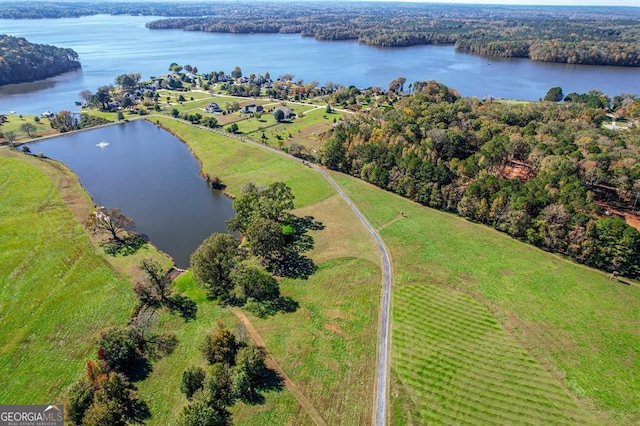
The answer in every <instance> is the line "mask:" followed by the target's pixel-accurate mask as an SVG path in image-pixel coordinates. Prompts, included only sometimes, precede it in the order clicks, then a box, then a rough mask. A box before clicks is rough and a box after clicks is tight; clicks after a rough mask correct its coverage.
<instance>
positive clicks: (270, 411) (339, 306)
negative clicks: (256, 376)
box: [139, 117, 381, 425]
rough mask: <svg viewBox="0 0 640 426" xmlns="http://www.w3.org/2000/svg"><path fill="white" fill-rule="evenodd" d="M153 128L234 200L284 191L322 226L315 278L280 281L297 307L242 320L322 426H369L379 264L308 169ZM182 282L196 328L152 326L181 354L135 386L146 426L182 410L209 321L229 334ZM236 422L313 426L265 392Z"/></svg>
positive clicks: (176, 129) (364, 236)
mask: <svg viewBox="0 0 640 426" xmlns="http://www.w3.org/2000/svg"><path fill="white" fill-rule="evenodd" d="M156 119H158V120H159V121H160V123H161V124H163V125H164V126H165V127H167V128H170V129H171V131H172V132H173V133H174V134H176V135H178V136H179V137H180V138H181V139H182V140H184V141H186V142H187V143H188V144H189V146H190V148H191V149H192V151H193V152H194V153H195V154H196V155H197V157H198V158H199V159H200V160H201V162H202V167H203V170H204V171H205V172H207V173H209V174H210V175H212V176H219V177H220V178H221V179H222V181H223V182H224V183H226V184H227V191H228V192H229V193H231V194H240V192H241V188H242V186H243V185H245V184H246V183H248V182H254V183H256V184H258V185H268V184H270V183H272V182H275V181H284V182H286V183H287V184H288V185H289V186H291V188H292V190H293V193H294V195H295V197H296V198H295V206H296V207H298V210H297V214H299V215H311V216H314V217H315V218H316V219H317V220H319V221H321V222H323V223H325V226H326V228H325V229H324V230H321V231H313V236H314V238H315V239H316V247H317V249H316V250H314V251H312V252H310V253H309V255H310V256H311V257H312V258H313V259H314V260H315V261H316V263H317V264H318V267H319V269H318V271H317V272H316V273H315V274H314V275H312V276H311V277H309V279H307V280H301V279H282V280H280V288H281V292H282V294H283V295H285V296H288V297H291V298H292V299H293V300H295V301H296V302H297V303H298V304H299V308H298V310H297V311H296V312H294V313H283V314H277V315H275V316H273V317H270V318H267V319H259V318H256V317H254V316H252V315H250V314H248V313H247V315H248V316H249V318H250V319H251V321H252V323H253V324H254V326H255V327H256V329H257V330H258V332H259V333H260V334H261V336H262V337H263V339H264V340H265V342H266V345H267V348H268V350H269V351H270V352H271V353H272V355H273V357H274V358H275V360H276V361H277V362H278V363H279V365H280V366H281V367H282V368H283V369H284V371H285V372H286V373H287V374H288V375H289V377H290V378H291V379H292V380H293V381H294V382H295V383H296V384H297V386H298V387H299V388H300V390H301V391H302V393H303V394H304V395H305V396H306V397H307V398H308V399H309V400H310V401H311V403H312V404H313V405H314V407H315V408H316V410H317V411H318V412H319V413H320V415H321V416H322V417H323V418H324V419H325V421H327V424H368V423H370V422H371V413H372V402H373V385H374V375H375V357H376V341H377V339H376V336H377V318H378V315H377V309H378V300H379V294H380V282H381V276H380V268H379V266H378V262H379V254H378V252H377V249H376V247H375V245H374V244H373V240H372V239H371V237H370V236H369V235H368V233H367V232H366V231H365V230H364V227H363V226H362V225H361V224H360V223H359V222H358V220H357V219H356V218H355V216H354V215H353V214H352V212H351V211H350V209H349V208H348V207H347V206H346V204H344V202H343V201H342V200H341V199H339V198H337V195H336V194H335V192H334V191H333V189H332V188H331V187H330V186H329V184H328V183H326V182H325V181H324V179H323V178H322V177H321V176H320V174H318V173H316V172H314V171H313V170H312V169H311V168H309V167H307V166H304V165H302V164H301V163H299V162H297V161H293V160H291V159H289V158H287V157H285V156H282V155H280V154H278V153H275V152H271V151H267V150H265V149H264V148H261V147H256V146H253V145H250V144H247V143H244V142H240V141H237V140H234V139H230V138H226V137H223V136H220V135H217V134H215V133H211V132H208V131H205V130H201V129H197V128H195V127H193V126H189V125H186V124H184V123H181V122H178V121H175V120H171V119H162V118H156V117H152V120H154V121H155V120H156ZM182 280H184V281H181V282H179V283H178V286H179V288H181V289H182V290H183V291H185V293H186V294H188V295H190V296H192V297H194V298H195V299H196V300H197V301H198V303H199V311H198V318H197V319H196V320H195V321H194V322H190V323H187V324H184V323H183V322H181V320H178V319H176V318H170V317H168V318H167V317H163V318H164V319H162V320H161V321H160V323H159V324H160V328H161V329H171V330H173V331H175V332H176V334H177V335H178V338H179V339H180V341H181V344H180V346H179V348H178V349H177V350H176V352H175V353H174V354H171V355H169V356H167V357H166V358H164V359H162V360H160V361H159V362H158V363H156V364H155V365H154V371H153V373H152V374H151V375H150V376H149V378H147V379H146V380H145V381H144V382H141V383H140V384H139V387H140V393H141V396H142V397H143V398H146V399H147V400H148V401H149V405H150V407H151V408H152V412H153V411H154V410H155V411H156V412H157V413H158V414H157V415H156V416H154V419H152V421H151V424H166V423H163V421H166V420H167V419H168V420H169V421H171V419H173V418H175V416H177V415H178V413H179V410H180V408H181V405H182V404H184V403H185V402H186V401H185V399H184V398H183V396H182V395H181V394H180V391H179V381H180V377H181V374H182V371H184V369H185V368H186V367H187V366H189V365H192V364H198V363H202V357H201V355H200V352H199V350H198V349H197V346H198V345H199V343H200V342H201V341H202V339H203V338H204V333H205V332H206V331H207V330H209V329H210V328H211V327H212V326H213V324H214V323H215V319H216V318H222V319H223V320H224V321H225V322H227V323H228V325H229V326H230V328H233V327H235V324H236V321H235V319H234V317H233V316H231V314H230V312H228V311H226V310H223V309H219V308H218V307H215V306H213V305H212V304H211V302H207V301H206V300H204V298H203V297H202V295H201V294H200V295H198V294H199V293H198V290H197V289H195V288H194V286H193V283H192V281H190V280H191V278H190V276H189V275H186V276H185V277H184V278H182ZM176 404H177V405H176ZM233 415H234V419H235V420H236V422H238V423H239V424H249V425H264V424H274V425H276V424H277V425H280V424H283V425H284V424H290V425H300V424H311V420H310V418H309V417H308V416H307V414H306V413H305V412H304V410H302V408H301V407H300V405H299V404H298V402H297V401H296V400H295V399H294V398H293V396H292V395H291V394H290V393H289V392H288V391H286V390H283V391H282V392H269V393H268V394H267V395H266V400H265V404H264V405H255V406H248V405H245V404H237V405H236V406H235V407H234V409H233Z"/></svg>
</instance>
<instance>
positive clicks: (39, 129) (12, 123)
mask: <svg viewBox="0 0 640 426" xmlns="http://www.w3.org/2000/svg"><path fill="white" fill-rule="evenodd" d="M25 123H31V124H32V125H33V126H35V130H33V131H32V132H31V138H36V137H39V136H44V135H50V134H54V133H58V132H57V131H56V130H53V129H52V128H51V124H50V123H49V120H48V119H46V118H39V121H38V122H36V121H35V116H32V115H24V116H22V117H21V116H19V115H8V116H7V121H6V122H5V123H4V124H3V125H2V127H0V131H2V133H3V135H4V134H5V133H9V132H11V133H13V134H14V137H15V139H14V140H15V142H20V141H21V140H24V139H30V137H29V135H28V134H27V132H25V131H24V130H22V129H21V128H20V126H22V125H23V124H25ZM0 142H8V139H7V138H6V137H4V136H0Z"/></svg>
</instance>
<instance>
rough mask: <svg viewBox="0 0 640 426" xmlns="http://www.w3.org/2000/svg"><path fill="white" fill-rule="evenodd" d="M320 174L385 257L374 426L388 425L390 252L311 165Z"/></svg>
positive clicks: (324, 174) (366, 221) (348, 199)
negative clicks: (358, 220) (365, 229)
mask: <svg viewBox="0 0 640 426" xmlns="http://www.w3.org/2000/svg"><path fill="white" fill-rule="evenodd" d="M311 167H313V168H314V169H315V170H317V171H318V172H319V173H320V174H321V175H322V176H323V177H324V178H325V179H326V180H327V181H328V182H329V183H330V184H331V186H333V188H334V189H335V190H336V191H337V192H338V194H340V196H341V197H342V198H343V199H344V201H345V202H346V203H347V205H348V206H349V207H350V208H351V210H353V213H354V214H355V215H356V217H357V218H358V219H360V222H362V224H363V225H364V226H365V228H367V231H369V233H370V234H371V236H372V237H373V239H374V241H375V242H376V245H377V246H378V249H379V250H380V255H381V256H382V298H381V301H380V316H379V321H380V323H379V326H378V363H377V366H376V395H375V405H374V424H375V425H376V426H384V425H386V417H387V385H388V383H389V378H388V372H389V322H390V320H391V319H390V317H389V315H390V305H391V281H392V276H393V275H392V269H391V260H390V256H389V252H388V251H387V248H386V246H385V245H384V242H383V241H382V238H381V237H380V235H379V234H378V232H377V231H376V229H375V228H374V227H373V226H371V224H370V223H369V221H368V220H367V219H366V218H365V217H364V215H363V214H362V213H361V212H360V210H358V207H356V205H355V204H354V203H353V201H351V198H349V196H347V194H345V193H344V191H343V190H342V188H340V186H339V185H338V184H337V183H336V181H334V180H333V178H332V177H331V176H329V174H328V173H327V172H325V171H324V170H323V169H321V168H320V167H319V166H317V165H315V164H313V165H311Z"/></svg>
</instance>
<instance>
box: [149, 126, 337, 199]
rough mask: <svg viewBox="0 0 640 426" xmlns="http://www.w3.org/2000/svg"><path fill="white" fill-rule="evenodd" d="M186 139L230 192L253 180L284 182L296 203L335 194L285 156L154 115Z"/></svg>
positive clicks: (306, 168)
mask: <svg viewBox="0 0 640 426" xmlns="http://www.w3.org/2000/svg"><path fill="white" fill-rule="evenodd" d="M152 120H153V121H154V122H156V121H157V122H159V123H160V124H162V125H163V126H165V127H167V128H170V129H171V131H172V132H173V133H174V134H175V135H177V136H178V137H179V138H181V139H182V140H184V141H187V142H188V145H189V147H190V148H191V150H192V151H193V153H194V154H195V155H196V157H197V158H198V159H199V160H200V161H201V163H202V165H203V166H202V168H203V170H204V172H206V173H209V174H210V175H211V176H218V177H219V178H220V179H221V180H222V182H223V183H224V184H226V185H227V191H228V192H229V193H231V194H234V195H239V194H240V192H241V189H242V187H243V186H244V185H246V184H247V183H249V182H253V183H256V184H258V185H265V186H266V185H268V184H270V183H273V182H276V181H283V182H285V183H286V184H287V185H289V186H290V187H291V189H292V191H293V194H294V195H295V197H296V199H295V206H296V207H297V208H300V207H305V206H308V205H310V204H313V203H316V202H318V201H321V200H323V199H325V198H327V197H329V196H330V195H332V194H333V190H332V188H331V186H330V185H329V184H328V183H327V182H326V181H325V180H324V179H322V178H321V177H320V176H319V175H318V174H317V173H316V172H314V171H313V170H312V169H311V168H309V167H307V166H304V165H303V164H301V163H299V162H297V161H292V160H291V159H290V158H287V157H286V156H284V155H279V154H277V153H273V152H269V151H267V150H265V149H262V148H260V147H257V146H253V145H250V144H247V143H244V142H239V141H237V140H235V139H231V138H228V137H225V136H220V135H218V134H215V133H213V132H208V131H206V130H202V129H199V128H196V127H193V126H190V125H188V124H185V123H181V122H177V121H175V120H172V119H170V118H164V117H153V118H152Z"/></svg>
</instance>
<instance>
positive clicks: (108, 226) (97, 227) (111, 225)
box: [87, 207, 136, 242]
mask: <svg viewBox="0 0 640 426" xmlns="http://www.w3.org/2000/svg"><path fill="white" fill-rule="evenodd" d="M87 225H88V226H89V230H90V231H91V232H93V233H94V234H108V235H109V236H110V238H111V239H112V240H113V241H118V242H120V241H122V239H123V237H125V236H126V235H127V234H131V233H132V232H133V231H134V230H135V227H136V225H135V222H134V221H133V219H131V218H130V217H128V216H125V215H124V214H122V212H121V211H120V209H119V208H117V207H112V208H105V207H98V208H97V209H96V211H95V212H94V213H93V214H91V215H89V219H88V221H87Z"/></svg>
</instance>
